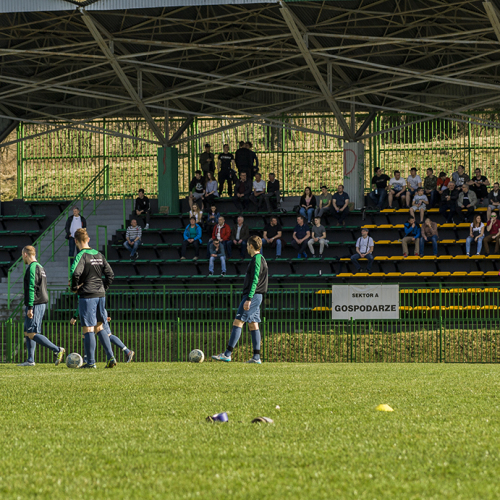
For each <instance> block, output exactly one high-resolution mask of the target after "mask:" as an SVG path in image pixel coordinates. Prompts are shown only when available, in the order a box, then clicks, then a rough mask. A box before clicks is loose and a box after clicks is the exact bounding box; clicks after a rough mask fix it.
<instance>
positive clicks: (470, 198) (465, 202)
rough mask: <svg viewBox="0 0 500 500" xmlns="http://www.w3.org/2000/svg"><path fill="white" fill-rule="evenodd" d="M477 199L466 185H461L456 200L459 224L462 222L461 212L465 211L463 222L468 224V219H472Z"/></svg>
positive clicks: (462, 215) (462, 214)
mask: <svg viewBox="0 0 500 500" xmlns="http://www.w3.org/2000/svg"><path fill="white" fill-rule="evenodd" d="M476 205H477V197H476V193H474V191H472V190H470V189H469V186H468V185H467V184H464V185H462V192H461V193H460V194H459V195H458V200H457V207H458V210H457V214H458V218H459V220H460V222H463V221H464V213H463V210H467V213H466V215H465V222H469V217H472V214H473V213H474V210H476Z"/></svg>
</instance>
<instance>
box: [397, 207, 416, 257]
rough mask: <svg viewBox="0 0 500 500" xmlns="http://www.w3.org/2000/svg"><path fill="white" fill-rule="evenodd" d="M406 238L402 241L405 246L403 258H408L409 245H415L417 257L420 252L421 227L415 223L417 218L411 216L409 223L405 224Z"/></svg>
mask: <svg viewBox="0 0 500 500" xmlns="http://www.w3.org/2000/svg"><path fill="white" fill-rule="evenodd" d="M404 229H405V237H404V238H403V239H402V240H401V242H402V244H403V257H408V243H415V255H418V254H419V252H418V250H419V243H420V227H419V225H418V224H417V223H416V222H415V217H414V216H410V217H409V218H408V222H405V226H404Z"/></svg>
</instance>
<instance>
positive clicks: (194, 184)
mask: <svg viewBox="0 0 500 500" xmlns="http://www.w3.org/2000/svg"><path fill="white" fill-rule="evenodd" d="M204 194H205V181H204V180H203V178H202V176H201V170H197V171H196V172H195V173H194V177H193V179H192V180H191V182H190V183H189V197H188V201H189V208H193V204H194V203H196V204H198V200H200V202H201V203H203V196H204Z"/></svg>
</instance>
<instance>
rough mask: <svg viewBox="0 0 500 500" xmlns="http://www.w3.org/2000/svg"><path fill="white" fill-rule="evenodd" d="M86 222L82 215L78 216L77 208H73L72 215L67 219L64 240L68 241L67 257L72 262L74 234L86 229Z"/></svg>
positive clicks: (74, 245) (74, 248) (78, 210)
mask: <svg viewBox="0 0 500 500" xmlns="http://www.w3.org/2000/svg"><path fill="white" fill-rule="evenodd" d="M86 227H87V221H86V220H85V217H84V216H83V215H80V209H79V208H78V207H73V215H70V216H69V217H68V220H67V221H66V227H65V230H66V239H67V240H68V245H69V256H70V257H71V259H72V260H73V259H74V257H75V250H76V244H75V233H76V231H77V230H78V229H80V228H86Z"/></svg>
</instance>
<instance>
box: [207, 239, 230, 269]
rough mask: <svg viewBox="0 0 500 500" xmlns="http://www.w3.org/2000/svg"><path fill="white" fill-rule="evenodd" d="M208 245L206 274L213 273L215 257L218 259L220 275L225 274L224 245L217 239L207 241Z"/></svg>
mask: <svg viewBox="0 0 500 500" xmlns="http://www.w3.org/2000/svg"><path fill="white" fill-rule="evenodd" d="M209 247H210V260H209V261H208V274H209V276H213V275H214V263H215V259H217V258H219V259H220V267H221V274H220V275H221V276H225V275H226V254H225V252H224V246H223V245H221V244H220V242H219V240H213V241H211V242H210V243H209Z"/></svg>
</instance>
